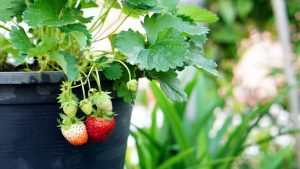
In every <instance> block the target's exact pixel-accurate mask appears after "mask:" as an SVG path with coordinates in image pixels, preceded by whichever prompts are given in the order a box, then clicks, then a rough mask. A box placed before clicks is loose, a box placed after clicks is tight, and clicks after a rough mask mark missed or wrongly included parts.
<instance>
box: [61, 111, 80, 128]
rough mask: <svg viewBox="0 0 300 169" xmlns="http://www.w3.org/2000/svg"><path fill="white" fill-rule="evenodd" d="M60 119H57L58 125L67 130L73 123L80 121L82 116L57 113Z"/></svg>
mask: <svg viewBox="0 0 300 169" xmlns="http://www.w3.org/2000/svg"><path fill="white" fill-rule="evenodd" d="M59 116H60V119H57V122H58V124H59V125H58V127H60V128H63V129H65V130H68V129H69V128H70V127H71V126H72V125H73V124H80V123H82V120H83V118H77V117H69V116H67V115H65V114H62V113H61V114H59Z"/></svg>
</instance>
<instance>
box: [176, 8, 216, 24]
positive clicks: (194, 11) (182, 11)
mask: <svg viewBox="0 0 300 169" xmlns="http://www.w3.org/2000/svg"><path fill="white" fill-rule="evenodd" d="M177 14H179V15H184V16H188V17H190V18H191V19H192V20H194V21H195V22H204V23H214V22H216V21H218V20H219V18H218V17H217V15H216V14H214V13H212V12H210V11H208V10H206V9H203V8H200V7H197V6H193V5H185V6H180V7H179V8H178V11H177Z"/></svg>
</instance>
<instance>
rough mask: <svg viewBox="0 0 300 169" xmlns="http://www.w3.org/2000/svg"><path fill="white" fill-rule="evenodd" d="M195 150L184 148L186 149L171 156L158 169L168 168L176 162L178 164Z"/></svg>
mask: <svg viewBox="0 0 300 169" xmlns="http://www.w3.org/2000/svg"><path fill="white" fill-rule="evenodd" d="M193 152H194V149H193V148H189V149H187V150H184V151H182V152H180V153H179V154H177V155H175V156H173V157H171V158H169V159H168V160H167V161H165V162H164V163H162V164H161V165H160V166H158V167H157V169H168V168H171V167H172V166H173V165H174V164H176V163H177V162H179V161H182V160H183V159H184V158H187V157H188V156H189V155H191V154H192V153H193Z"/></svg>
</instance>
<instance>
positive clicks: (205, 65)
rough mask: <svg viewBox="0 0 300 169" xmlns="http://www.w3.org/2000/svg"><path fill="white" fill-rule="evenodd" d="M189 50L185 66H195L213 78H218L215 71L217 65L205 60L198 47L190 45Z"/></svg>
mask: <svg viewBox="0 0 300 169" xmlns="http://www.w3.org/2000/svg"><path fill="white" fill-rule="evenodd" d="M189 50H190V52H189V55H188V57H187V62H186V63H187V64H189V65H193V66H196V67H197V68H199V69H202V70H204V71H206V72H207V73H209V74H212V75H214V76H219V74H218V71H217V70H216V67H217V64H216V63H215V62H214V61H213V60H210V59H208V58H206V57H205V55H204V54H203V53H202V50H201V48H200V47H198V46H195V45H193V44H191V45H190V49H189Z"/></svg>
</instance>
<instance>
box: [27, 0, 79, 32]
mask: <svg viewBox="0 0 300 169" xmlns="http://www.w3.org/2000/svg"><path fill="white" fill-rule="evenodd" d="M66 3H67V0H51V1H49V0H40V1H35V3H34V4H31V5H29V6H28V8H27V10H26V11H25V12H24V16H23V18H24V21H25V22H26V23H27V24H28V25H29V26H30V27H32V28H37V27H41V26H44V25H47V26H64V25H67V24H71V23H74V22H75V19H74V16H73V13H72V11H71V10H70V9H69V8H64V7H65V5H66Z"/></svg>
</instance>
